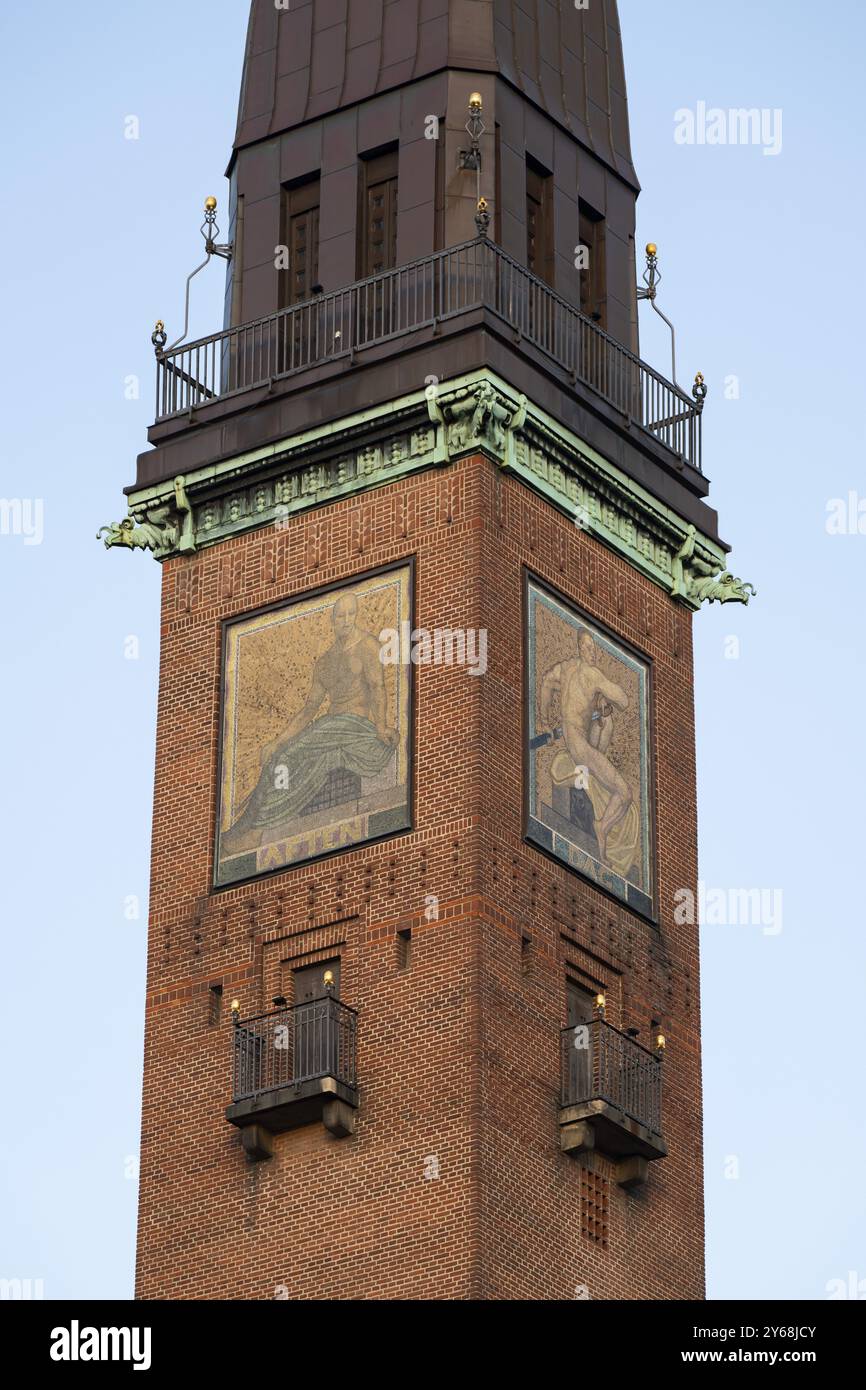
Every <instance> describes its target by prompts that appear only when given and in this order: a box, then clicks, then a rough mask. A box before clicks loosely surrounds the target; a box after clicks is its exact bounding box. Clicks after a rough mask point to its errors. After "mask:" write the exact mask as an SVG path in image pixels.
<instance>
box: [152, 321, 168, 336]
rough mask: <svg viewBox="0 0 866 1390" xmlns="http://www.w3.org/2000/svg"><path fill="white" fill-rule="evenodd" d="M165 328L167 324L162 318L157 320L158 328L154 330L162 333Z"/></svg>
mask: <svg viewBox="0 0 866 1390" xmlns="http://www.w3.org/2000/svg"><path fill="white" fill-rule="evenodd" d="M164 328H165V324H164V323H163V321H162V319H157V321H156V328H155V329H154V332H155V333H161V332H162V330H163V329H164Z"/></svg>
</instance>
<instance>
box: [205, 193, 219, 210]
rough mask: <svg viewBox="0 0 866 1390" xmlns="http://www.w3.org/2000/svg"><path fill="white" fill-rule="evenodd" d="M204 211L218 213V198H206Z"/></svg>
mask: <svg viewBox="0 0 866 1390" xmlns="http://www.w3.org/2000/svg"><path fill="white" fill-rule="evenodd" d="M204 210H205V212H216V210H217V200H216V198H214V197H213V196H211V197H210V198H205V200H204Z"/></svg>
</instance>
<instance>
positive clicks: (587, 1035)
mask: <svg viewBox="0 0 866 1390" xmlns="http://www.w3.org/2000/svg"><path fill="white" fill-rule="evenodd" d="M566 992H567V996H568V1026H569V1028H573V1029H574V1030H575V1031H574V1033H566V1034H565V1039H566V1046H567V1048H568V1053H567V1056H568V1070H567V1074H566V1076H565V1078H564V1081H565V1086H566V1094H565V1097H564V1099H565V1101H566V1103H571V1104H574V1103H577V1102H580V1101H585V1100H592V1099H593V1096H592V1091H593V1084H592V1078H593V1057H592V1049H593V1033H592V1029H591V1028H588V1029H586V1031H584V1029H583V1025H585V1024H589V1023H591V1022H592V1019H593V1017H594V997H593V995H592V994H590V992H589V990H587V989H583V988H582V987H581V986H580V985H578V984H576V983H575V981H574V980H567V981H566ZM578 1030H580V1031H579V1032H578Z"/></svg>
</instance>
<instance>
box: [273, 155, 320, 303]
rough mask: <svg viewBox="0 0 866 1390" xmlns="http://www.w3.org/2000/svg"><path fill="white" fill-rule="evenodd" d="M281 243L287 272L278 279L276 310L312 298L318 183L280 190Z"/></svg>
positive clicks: (316, 267)
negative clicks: (278, 305) (284, 248)
mask: <svg viewBox="0 0 866 1390" xmlns="http://www.w3.org/2000/svg"><path fill="white" fill-rule="evenodd" d="M282 240H283V245H284V246H286V247H287V248H288V252H289V264H288V269H287V270H285V271H283V272H282V273H281V276H280V308H281V309H288V308H289V307H290V306H291V305H292V304H301V303H303V301H304V300H305V299H311V298H312V296H313V287H314V285H316V284H317V283H318V279H319V180H318V179H317V178H315V179H308V180H307V181H306V183H302V184H298V185H296V186H295V187H294V188H284V189H283V206H282Z"/></svg>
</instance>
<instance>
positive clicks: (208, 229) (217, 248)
mask: <svg viewBox="0 0 866 1390" xmlns="http://www.w3.org/2000/svg"><path fill="white" fill-rule="evenodd" d="M216 213H217V200H216V198H215V197H214V196H213V194H211V196H210V197H209V198H205V200H204V221H203V222H202V224H201V227H200V228H199V231H200V232H201V234H202V237H203V238H204V249H205V252H206V255H205V258H204V260H203V261H202V263H201V265H199V266H196V268H195V270H193V271H191V272H190V274H189V275H188V276H187V280H186V301H185V304H184V316H183V332H182V333H181V335H180V337H179V338H176V339H175V341H174V342H173V343H172V344H171V346H170V347H169V348H168V349H166V347H165V325H164V324H162V323H158V324H157V326H156V329H155V330H154V333H153V334H152V336H151V340H150V341H151V342H152V343H153V346H154V350H155V352H156V356H157V359H159V358H160V357H162V355H163V352H164V351H168V352H171V350H172V348H176V347H177V345H178V343H182V342H183V340H184V338H185V337H186V335H187V333H188V332H189V287H190V283H191V282H192V281H193V280H194V279H195V277H196V275H198V273H199V271H200V270H204V268H205V266H206V265H209V264H210V261H211V258H212V257H213V256H221V257H222V259H223V260H224V261H230V260H231V258H232V256H233V255H234V243H233V242H231V241H227V242H218V241H217V239H216V238H217V237H218V236H219V234H220V229H219V227H218V226H217V224H216Z"/></svg>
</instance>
